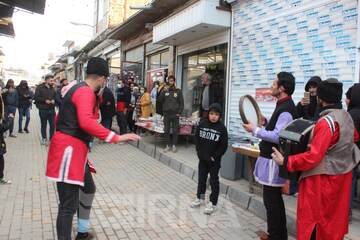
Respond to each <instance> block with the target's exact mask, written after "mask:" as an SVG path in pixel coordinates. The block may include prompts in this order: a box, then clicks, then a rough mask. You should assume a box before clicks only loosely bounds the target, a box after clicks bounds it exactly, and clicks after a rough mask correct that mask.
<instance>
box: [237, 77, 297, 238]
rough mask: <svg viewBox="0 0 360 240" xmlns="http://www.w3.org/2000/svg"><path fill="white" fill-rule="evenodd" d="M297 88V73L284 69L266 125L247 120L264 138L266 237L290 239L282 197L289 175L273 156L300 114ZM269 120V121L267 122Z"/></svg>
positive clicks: (261, 169) (261, 167)
mask: <svg viewBox="0 0 360 240" xmlns="http://www.w3.org/2000/svg"><path fill="white" fill-rule="evenodd" d="M294 90H295V77H294V76H293V75H292V74H291V73H288V72H280V73H278V74H277V78H276V79H275V80H274V82H273V84H272V86H271V94H272V96H274V97H275V98H277V100H278V101H277V103H276V108H275V110H274V113H273V114H272V116H271V118H270V120H269V121H268V122H267V121H266V120H265V119H264V118H263V119H262V124H263V126H264V127H257V126H256V125H255V124H254V123H249V124H243V126H244V128H245V130H246V131H248V132H250V133H252V134H253V135H254V136H255V137H257V138H260V139H262V141H261V143H260V157H259V158H258V159H257V161H256V165H255V171H254V175H255V179H256V181H257V182H259V183H260V184H262V185H263V201H264V205H265V208H266V216H267V225H268V230H267V233H265V232H263V231H260V232H259V235H260V239H262V240H266V239H269V240H287V239H288V234H287V228H286V214H285V206H284V201H283V198H282V186H284V184H285V179H283V178H281V177H280V176H279V168H278V166H277V165H276V164H274V162H273V161H272V160H271V154H272V148H273V147H277V146H278V143H279V133H280V131H281V130H282V129H283V128H284V127H285V126H286V125H287V124H288V123H289V122H291V121H292V120H293V119H295V118H296V107H295V104H294V102H293V100H292V98H291V95H292V94H293V93H294ZM265 123H266V124H265Z"/></svg>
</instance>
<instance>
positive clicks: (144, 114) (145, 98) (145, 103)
mask: <svg viewBox="0 0 360 240" xmlns="http://www.w3.org/2000/svg"><path fill="white" fill-rule="evenodd" d="M140 108H141V109H140V117H141V118H149V117H150V114H151V97H150V94H149V93H148V92H147V89H146V87H140Z"/></svg>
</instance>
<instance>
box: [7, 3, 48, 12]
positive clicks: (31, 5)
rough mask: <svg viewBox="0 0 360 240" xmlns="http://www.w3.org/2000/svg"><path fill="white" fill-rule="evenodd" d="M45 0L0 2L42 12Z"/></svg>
mask: <svg viewBox="0 0 360 240" xmlns="http://www.w3.org/2000/svg"><path fill="white" fill-rule="evenodd" d="M45 3H46V0H0V4H2V5H8V6H12V7H17V8H22V9H24V10H27V11H30V12H34V13H39V14H44V11H45Z"/></svg>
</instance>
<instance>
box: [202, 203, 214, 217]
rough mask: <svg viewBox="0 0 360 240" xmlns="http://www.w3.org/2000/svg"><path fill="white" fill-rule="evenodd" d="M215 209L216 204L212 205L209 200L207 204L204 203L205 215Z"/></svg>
mask: <svg viewBox="0 0 360 240" xmlns="http://www.w3.org/2000/svg"><path fill="white" fill-rule="evenodd" d="M215 211H216V206H215V205H213V204H212V203H211V202H209V203H208V205H206V208H205V210H204V213H205V214H207V215H210V214H212V213H213V212H215Z"/></svg>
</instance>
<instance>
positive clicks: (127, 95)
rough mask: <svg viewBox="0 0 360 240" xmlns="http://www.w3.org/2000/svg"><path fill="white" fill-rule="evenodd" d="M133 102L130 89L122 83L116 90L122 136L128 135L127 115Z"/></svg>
mask: <svg viewBox="0 0 360 240" xmlns="http://www.w3.org/2000/svg"><path fill="white" fill-rule="evenodd" d="M130 100H131V90H130V87H128V86H127V85H125V84H124V82H123V81H120V82H119V83H118V85H117V89H116V120H117V123H118V126H119V131H120V135H122V134H125V133H127V127H128V122H127V117H126V113H127V111H128V108H129V104H130Z"/></svg>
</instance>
